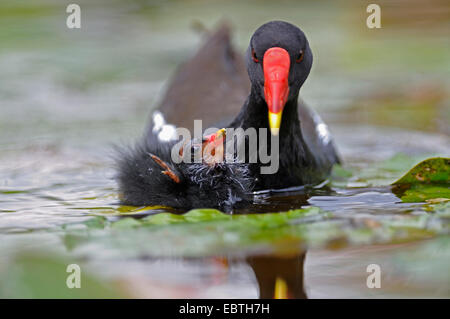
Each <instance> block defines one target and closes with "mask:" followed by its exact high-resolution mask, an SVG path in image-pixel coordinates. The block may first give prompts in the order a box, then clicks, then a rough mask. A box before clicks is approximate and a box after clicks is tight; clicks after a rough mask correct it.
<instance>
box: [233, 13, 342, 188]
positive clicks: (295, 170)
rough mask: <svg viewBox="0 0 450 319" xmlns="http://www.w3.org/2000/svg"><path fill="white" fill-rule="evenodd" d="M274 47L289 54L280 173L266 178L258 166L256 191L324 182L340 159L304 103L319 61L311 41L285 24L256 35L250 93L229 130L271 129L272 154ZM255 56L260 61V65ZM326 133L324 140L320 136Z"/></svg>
mask: <svg viewBox="0 0 450 319" xmlns="http://www.w3.org/2000/svg"><path fill="white" fill-rule="evenodd" d="M272 47H280V48H283V49H285V50H286V51H287V52H288V53H289V56H290V60H291V65H290V70H289V78H288V83H289V96H288V99H287V102H286V104H285V106H284V111H283V116H282V122H281V125H280V132H279V161H280V162H279V169H278V171H277V172H276V173H275V174H261V173H260V167H261V166H262V165H263V164H262V163H260V162H258V163H256V164H252V165H251V171H252V175H253V176H254V177H255V178H256V185H255V190H261V189H276V188H286V187H292V186H300V185H308V184H317V183H320V182H322V181H323V180H325V179H326V178H327V176H328V175H329V174H330V171H331V168H332V166H333V164H335V163H338V162H339V157H338V155H337V152H336V149H335V146H334V143H333V141H332V140H331V137H330V136H326V134H329V133H328V131H327V127H326V125H325V124H324V123H323V122H322V121H321V119H320V118H319V117H318V115H316V114H313V113H312V111H309V110H308V109H307V108H305V107H304V106H301V107H299V104H298V99H299V98H298V96H299V91H300V88H301V87H302V85H303V83H304V82H305V80H306V78H307V77H308V75H309V72H310V70H311V66H312V62H313V55H312V52H311V49H310V47H309V43H308V40H307V39H306V36H305V34H304V33H303V31H301V30H300V29H299V28H298V27H296V26H294V25H292V24H290V23H287V22H283V21H271V22H268V23H266V24H264V25H262V26H261V27H259V28H258V29H257V30H256V32H255V33H254V34H253V36H252V38H251V40H250V45H249V47H248V49H247V52H246V64H247V70H248V74H249V77H250V81H251V91H250V95H249V96H248V98H247V100H246V101H245V103H244V106H243V108H242V109H241V111H240V113H239V114H238V115H237V117H236V118H235V119H234V120H233V121H232V122H231V124H230V125H229V127H233V128H238V127H241V128H243V129H244V130H245V129H248V128H266V129H267V130H266V133H263V134H266V141H268V146H267V147H268V149H269V153H270V149H271V145H270V144H271V143H270V141H271V138H270V135H271V133H270V129H269V122H268V106H267V103H266V101H265V99H264V73H263V66H262V63H263V59H262V57H263V56H264V53H265V52H266V51H267V50H268V49H270V48H272ZM299 52H303V58H302V60H301V62H300V63H294V62H292V61H295V60H296V59H297V56H298V54H299ZM253 54H254V55H255V56H256V57H257V58H258V59H257V60H256V61H255V59H254V58H253V57H252V55H253ZM302 119H305V121H303V120H302ZM320 129H322V133H323V136H320V133H321V132H320V131H319V130H320ZM258 132H259V131H258ZM304 133H307V134H304ZM258 138H261V134H258ZM258 145H259V143H258ZM248 149H249V148H247V151H248ZM264 165H265V164H264Z"/></svg>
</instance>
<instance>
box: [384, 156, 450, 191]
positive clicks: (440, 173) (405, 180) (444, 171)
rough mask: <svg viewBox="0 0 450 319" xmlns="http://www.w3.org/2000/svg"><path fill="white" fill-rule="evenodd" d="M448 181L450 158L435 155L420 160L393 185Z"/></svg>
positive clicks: (449, 177)
mask: <svg viewBox="0 0 450 319" xmlns="http://www.w3.org/2000/svg"><path fill="white" fill-rule="evenodd" d="M430 183H442V184H449V183H450V158H443V157H435V158H430V159H427V160H425V161H422V162H420V163H419V164H417V165H416V166H414V167H413V168H412V169H411V170H410V171H409V172H408V173H406V174H405V175H404V176H403V177H402V178H400V179H399V180H398V181H396V182H394V183H393V184H394V185H400V184H430Z"/></svg>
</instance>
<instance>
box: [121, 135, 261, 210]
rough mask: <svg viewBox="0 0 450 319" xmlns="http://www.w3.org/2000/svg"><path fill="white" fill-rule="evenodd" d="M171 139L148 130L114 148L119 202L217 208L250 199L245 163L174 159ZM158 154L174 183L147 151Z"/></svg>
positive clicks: (248, 173) (248, 179)
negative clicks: (133, 142) (141, 136)
mask: <svg viewBox="0 0 450 319" xmlns="http://www.w3.org/2000/svg"><path fill="white" fill-rule="evenodd" d="M174 144H175V142H172V143H168V142H161V141H159V140H158V139H157V138H156V136H154V135H152V134H149V135H147V136H146V137H145V138H144V139H143V140H141V141H140V142H138V143H136V145H135V146H134V147H128V148H121V149H119V150H118V157H117V161H116V163H117V166H118V174H117V176H116V179H117V182H118V185H119V193H120V198H121V201H122V203H123V204H125V205H132V206H144V205H145V206H155V205H161V206H169V207H173V208H183V209H190V208H219V209H223V210H225V211H227V210H230V209H232V207H233V206H234V205H235V204H237V203H244V202H246V201H248V200H249V199H250V196H251V195H250V194H251V192H252V188H253V180H252V179H251V178H250V175H251V174H250V170H249V166H248V164H245V163H228V162H226V163H217V164H214V165H212V166H210V165H207V164H205V163H184V162H182V163H179V164H177V163H174V162H173V161H172V159H171V156H170V155H171V149H172V146H173V145H174ZM152 154H153V155H156V156H158V157H159V158H160V159H161V160H162V161H164V162H165V163H166V164H167V165H168V166H169V167H170V169H171V170H172V171H173V172H174V173H175V174H176V175H177V176H178V177H179V179H180V182H179V183H176V182H175V181H174V180H172V179H171V178H169V177H168V176H167V175H164V174H162V171H163V170H164V169H163V168H162V167H161V166H160V165H159V164H157V163H156V162H155V161H154V160H153V159H152V157H151V155H152Z"/></svg>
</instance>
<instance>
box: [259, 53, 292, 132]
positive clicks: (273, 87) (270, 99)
mask: <svg viewBox="0 0 450 319" xmlns="http://www.w3.org/2000/svg"><path fill="white" fill-rule="evenodd" d="M290 63H291V60H290V57H289V53H288V52H287V51H286V50H285V49H283V48H279V47H273V48H270V49H268V50H267V51H266V53H265V54H264V58H263V70H264V98H265V100H266V103H267V106H268V108H269V127H270V132H271V133H272V135H275V136H277V135H278V134H279V132H280V126H281V115H282V114H283V108H284V105H285V104H286V101H287V98H288V96H289V82H288V78H289V68H290Z"/></svg>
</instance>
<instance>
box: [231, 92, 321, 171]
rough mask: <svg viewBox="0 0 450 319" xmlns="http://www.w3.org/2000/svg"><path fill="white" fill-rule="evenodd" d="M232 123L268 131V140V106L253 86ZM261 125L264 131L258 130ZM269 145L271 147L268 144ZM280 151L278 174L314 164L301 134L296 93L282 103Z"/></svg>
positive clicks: (269, 135) (237, 125)
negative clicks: (283, 104) (284, 103)
mask: <svg viewBox="0 0 450 319" xmlns="http://www.w3.org/2000/svg"><path fill="white" fill-rule="evenodd" d="M231 127H235V128H237V127H241V128H243V129H244V130H246V129H248V128H250V127H253V128H255V129H256V130H257V132H258V135H261V134H267V136H266V141H268V142H269V144H270V141H271V133H270V129H269V120H268V107H267V104H266V102H265V100H264V99H263V98H262V97H261V95H260V94H258V92H257V91H256V90H255V89H254V88H253V87H252V90H251V93H250V95H249V97H248V98H247V100H246V102H245V104H244V106H243V108H242V109H241V112H240V113H239V115H238V116H237V117H236V119H235V120H234V121H233V122H232V123H231ZM260 128H266V130H265V132H266V133H263V132H261V131H259V129H260ZM268 147H269V149H271V146H270V145H269V146H268ZM279 155H280V156H279V159H280V170H279V173H280V174H286V175H289V174H290V172H292V169H300V170H301V169H302V168H305V167H311V166H312V165H314V164H313V162H314V160H313V156H312V154H311V152H310V150H309V148H308V146H307V145H306V143H305V141H304V139H303V136H302V130H301V127H300V120H299V116H298V94H297V95H296V96H295V98H293V99H291V100H289V101H288V102H287V103H286V105H285V106H284V110H283V115H282V120H281V126H280V133H279Z"/></svg>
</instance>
